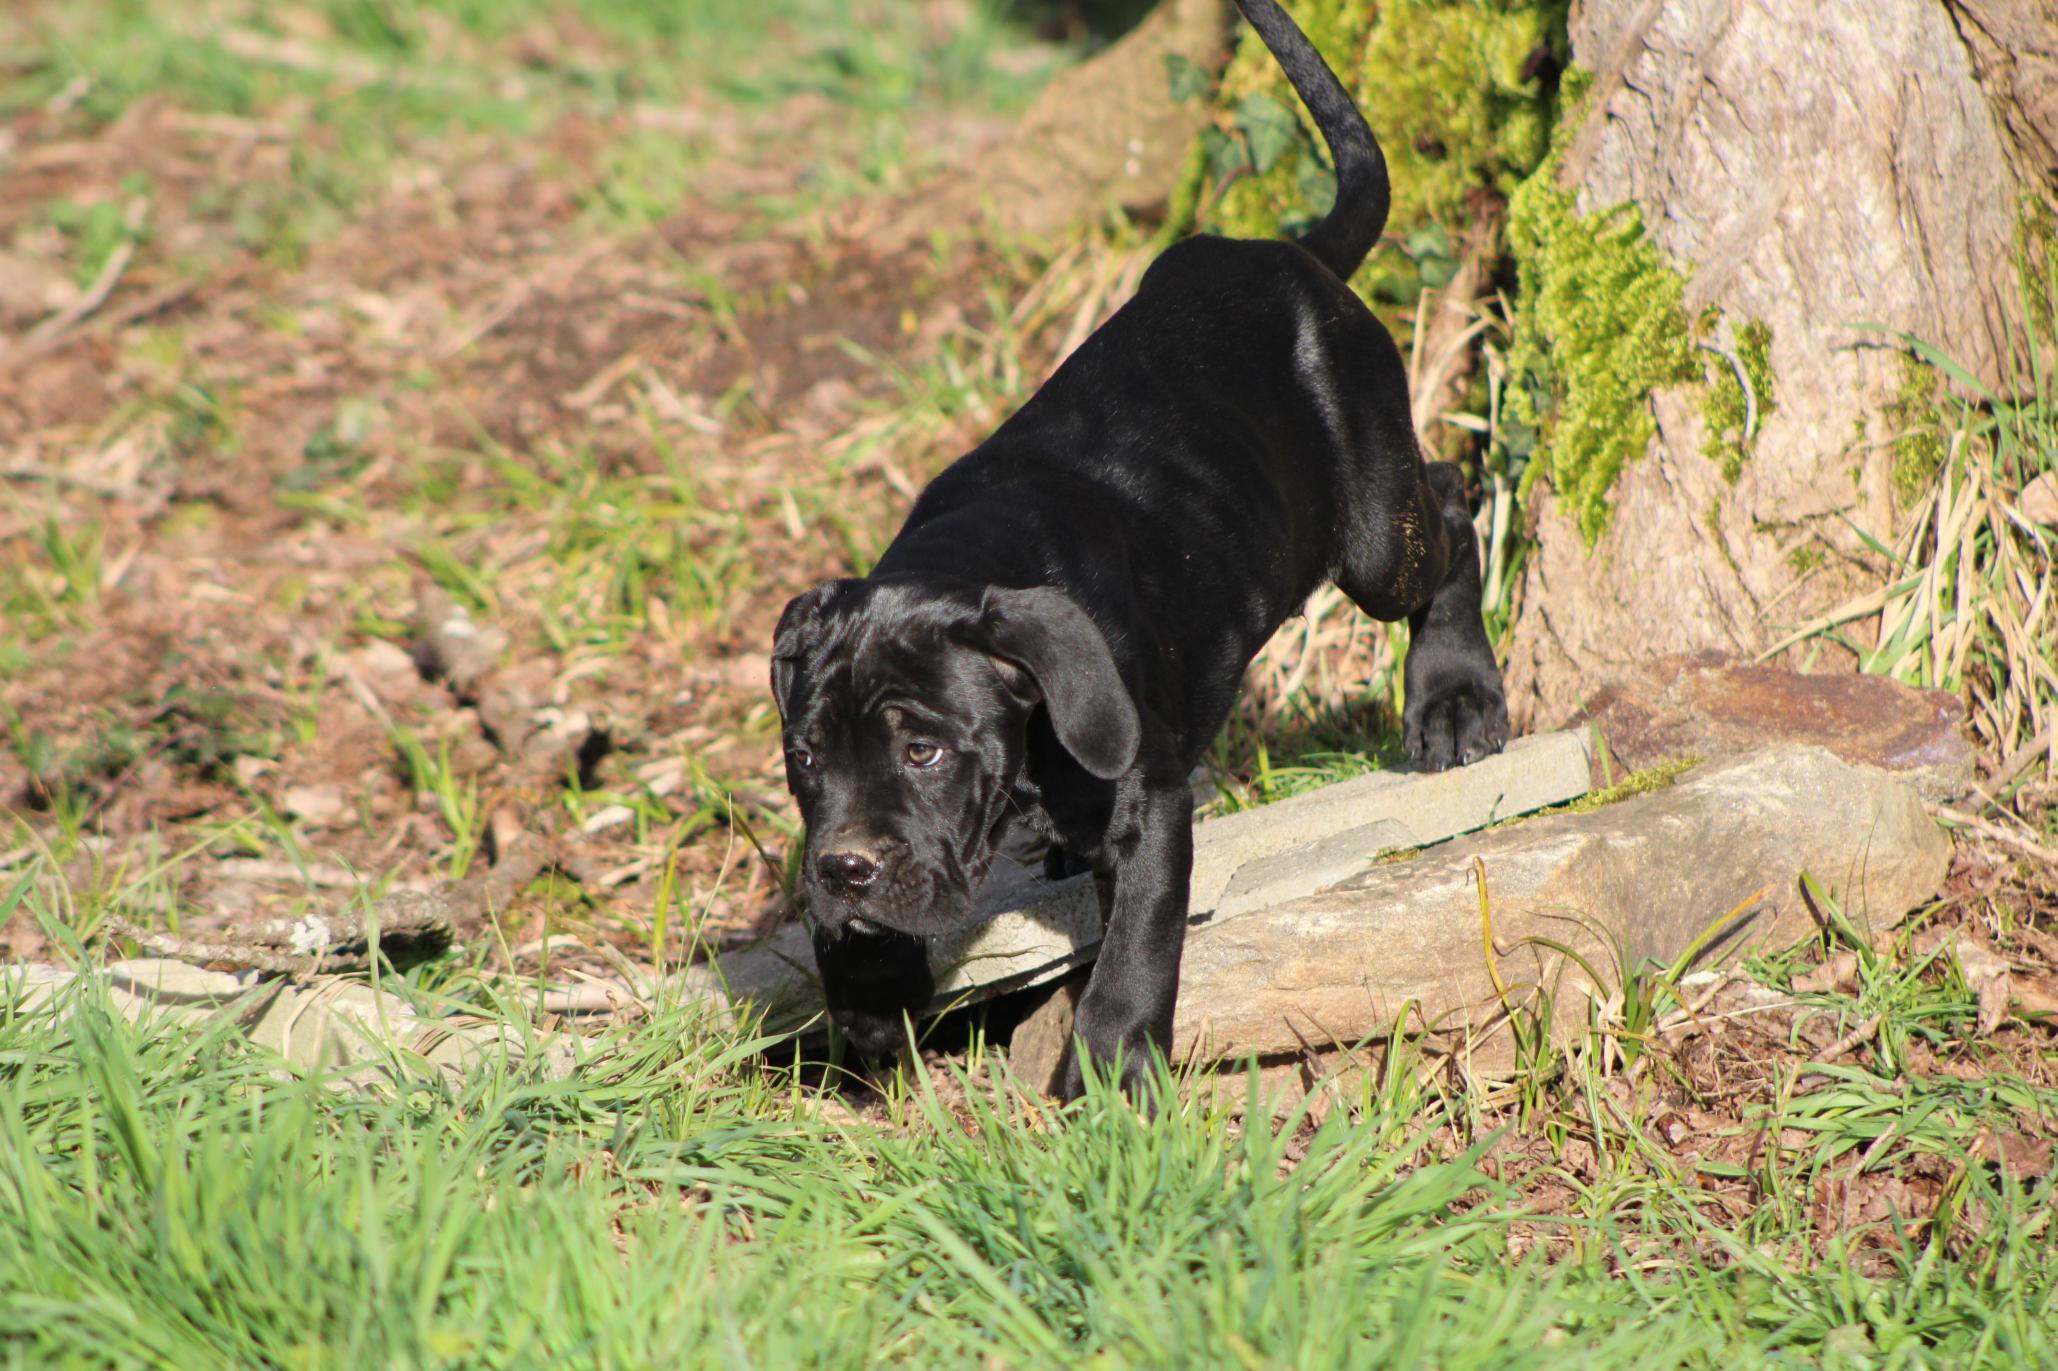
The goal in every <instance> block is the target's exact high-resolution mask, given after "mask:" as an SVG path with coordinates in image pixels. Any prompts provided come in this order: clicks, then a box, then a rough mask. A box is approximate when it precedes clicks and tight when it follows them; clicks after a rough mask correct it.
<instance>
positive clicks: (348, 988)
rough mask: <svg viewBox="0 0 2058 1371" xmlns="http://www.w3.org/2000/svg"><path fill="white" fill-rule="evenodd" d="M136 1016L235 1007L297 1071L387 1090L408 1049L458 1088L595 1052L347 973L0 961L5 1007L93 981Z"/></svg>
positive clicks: (563, 1071)
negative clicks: (508, 1069) (297, 975)
mask: <svg viewBox="0 0 2058 1371" xmlns="http://www.w3.org/2000/svg"><path fill="white" fill-rule="evenodd" d="M82 974H83V976H84V977H85V978H87V979H89V980H91V981H92V982H94V984H93V985H92V986H91V987H90V988H91V989H92V990H94V991H97V992H99V993H103V994H105V996H106V997H107V1002H108V1003H109V1004H110V1005H111V1006H112V1007H113V1009H114V1010H115V1011H116V1012H117V1013H119V1014H121V1015H122V1016H123V1017H124V1018H127V1019H129V1020H130V1021H132V1022H136V1021H142V1020H152V1021H155V1020H159V1019H172V1020H175V1021H178V1022H181V1023H189V1024H199V1023H203V1022H206V1021H209V1020H218V1019H220V1018H222V1017H223V1016H224V1015H229V1014H233V1015H234V1016H235V1017H236V1020H237V1023H238V1025H239V1026H240V1028H241V1029H242V1032H243V1034H244V1036H245V1037H247V1038H249V1039H250V1041H252V1042H254V1043H256V1044H257V1045H258V1046H260V1047H266V1048H270V1049H271V1050H272V1051H274V1052H276V1053H278V1054H279V1056H280V1057H282V1058H283V1059H284V1060H285V1061H286V1063H287V1065H289V1066H291V1067H292V1068H294V1069H295V1070H296V1071H303V1072H322V1073H326V1079H328V1080H330V1081H331V1082H333V1083H335V1084H337V1085H339V1086H354V1087H359V1088H374V1089H376V1088H377V1087H378V1086H380V1085H381V1084H383V1083H385V1082H387V1081H389V1080H390V1079H391V1077H390V1073H389V1072H388V1071H387V1069H386V1063H387V1062H388V1061H389V1060H390V1059H391V1058H392V1057H393V1056H394V1055H395V1054H402V1055H405V1056H408V1057H412V1058H414V1059H415V1060H416V1061H417V1062H422V1063H426V1064H427V1065H429V1066H431V1067H433V1068H435V1069H436V1070H437V1071H438V1072H439V1073H440V1074H441V1075H442V1076H443V1077H444V1079H446V1080H449V1081H451V1082H452V1083H456V1082H458V1081H460V1080H462V1079H464V1077H465V1076H466V1075H467V1074H468V1073H469V1072H470V1071H471V1070H473V1069H474V1068H475V1067H477V1066H479V1065H481V1064H482V1063H485V1062H489V1061H490V1062H502V1061H523V1062H526V1063H527V1065H528V1066H529V1067H530V1068H531V1069H534V1070H537V1071H539V1072H540V1074H542V1075H544V1076H546V1077H549V1078H551V1079H557V1078H561V1077H563V1076H566V1075H569V1074H570V1073H571V1071H572V1069H573V1068H574V1067H575V1066H577V1065H578V1063H579V1062H581V1061H582V1060H585V1059H586V1058H587V1057H588V1056H590V1055H591V1054H592V1053H593V1051H594V1050H595V1048H594V1047H593V1045H592V1044H591V1043H590V1042H589V1041H587V1040H586V1039H584V1038H581V1037H578V1036H577V1035H574V1034H570V1033H554V1034H549V1035H537V1036H525V1035H524V1034H523V1033H522V1032H521V1031H520V1030H519V1029H517V1028H516V1027H515V1026H514V1025H512V1024H509V1023H505V1022H503V1021H501V1020H498V1019H489V1018H482V1017H480V1016H478V1015H471V1014H457V1015H447V1016H436V1015H425V1014H420V1013H417V1012H416V1010H415V1007H414V1006H413V1005H412V1004H410V1003H408V1002H407V1001H406V1000H405V999H402V998H401V997H400V996H398V995H394V994H391V993H390V992H387V991H384V990H378V989H375V988H374V987H372V986H370V985H367V984H365V983H364V982H363V981H359V980H355V979H350V978H346V977H342V976H316V977H312V978H309V979H308V980H307V981H302V982H296V981H289V980H285V979H281V978H279V977H267V976H265V975H264V974H263V973H260V972H256V971H237V972H228V971H208V970H205V969H203V968H201V967H197V966H193V965H191V964H190V963H187V962H181V961H173V960H169V959H165V958H158V957H138V958H132V959H130V960H128V961H120V962H112V963H109V964H108V965H107V966H105V967H102V968H100V969H98V970H95V971H89V972H85V973H78V972H74V971H69V970H66V969H64V968H61V967H54V966H45V965H39V964H35V963H29V964H25V965H18V966H5V967H0V1003H6V1004H9V1005H11V1006H13V1008H14V1009H15V1010H16V1011H17V1012H23V1013H37V1012H44V1013H48V1012H52V1011H59V1012H61V1011H62V1010H63V1009H64V1008H65V1007H66V1005H67V1004H68V1003H69V1001H70V998H71V997H73V996H75V995H77V994H79V993H81V991H83V990H85V989H87V988H88V987H85V986H81V985H78V984H76V983H77V982H78V981H79V980H80V979H81V975H82Z"/></svg>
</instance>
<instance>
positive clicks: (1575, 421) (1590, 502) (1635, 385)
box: [1508, 152, 1699, 546]
mask: <svg viewBox="0 0 2058 1371" xmlns="http://www.w3.org/2000/svg"><path fill="white" fill-rule="evenodd" d="M1557 162H1558V157H1557V153H1556V152H1553V153H1552V155H1551V156H1550V157H1548V158H1546V159H1545V161H1544V163H1543V165H1542V166H1541V167H1539V168H1538V169H1537V170H1536V172H1535V174H1534V175H1532V176H1531V177H1530V178H1529V179H1528V180H1527V181H1525V182H1523V183H1522V185H1521V186H1520V187H1519V188H1517V190H1516V191H1515V195H1514V198H1513V199H1512V200H1511V201H1510V203H1509V207H1508V242H1509V246H1510V247H1511V248H1512V250H1513V251H1514V254H1515V262H1516V271H1517V302H1518V303H1517V308H1516V314H1515V342H1514V346H1513V348H1512V349H1511V350H1510V354H1509V358H1508V362H1509V370H1510V371H1511V372H1513V373H1514V375H1515V376H1516V377H1517V378H1519V381H1520V383H1518V384H1517V385H1516V386H1514V387H1513V388H1512V391H1511V393H1510V395H1509V397H1508V404H1509V409H1510V411H1511V416H1510V417H1511V418H1513V419H1514V420H1515V421H1516V422H1517V423H1518V424H1523V425H1527V426H1529V427H1532V428H1534V429H1535V431H1536V432H1537V434H1538V441H1537V447H1536V451H1535V454H1534V456H1533V458H1532V459H1531V461H1530V463H1529V466H1528V468H1527V469H1526V470H1525V471H1524V473H1523V481H1522V490H1521V494H1522V496H1523V498H1524V499H1525V500H1526V499H1527V497H1528V495H1529V491H1530V489H1531V488H1532V487H1533V486H1534V485H1535V483H1536V481H1537V478H1538V477H1540V476H1546V477H1548V478H1549V479H1550V482H1551V484H1552V486H1554V487H1555V488H1556V489H1557V491H1558V494H1559V497H1560V498H1561V499H1562V500H1564V501H1565V503H1566V506H1567V507H1568V509H1569V510H1570V511H1571V513H1572V516H1573V518H1574V519H1575V520H1576V521H1577V523H1578V524H1579V530H1580V532H1581V534H1583V535H1584V536H1585V538H1586V540H1587V543H1588V545H1589V546H1591V545H1592V543H1593V542H1594V541H1595V540H1596V539H1597V538H1599V537H1600V535H1601V530H1602V529H1603V528H1605V527H1606V526H1607V522H1608V510H1609V504H1608V491H1609V489H1610V488H1611V487H1612V486H1613V485H1614V482H1615V477H1616V474H1617V473H1618V472H1620V471H1621V470H1622V467H1623V465H1624V464H1625V463H1627V462H1629V461H1630V460H1631V459H1632V458H1635V457H1640V456H1642V455H1643V451H1644V448H1645V447H1646V446H1647V445H1648V444H1649V443H1650V440H1651V435H1652V434H1653V433H1654V432H1655V431H1656V426H1657V425H1656V420H1654V419H1653V418H1652V417H1651V406H1650V398H1651V392H1653V391H1654V390H1656V389H1657V388H1658V387H1659V386H1661V385H1677V384H1682V383H1685V382H1689V381H1693V380H1695V379H1697V377H1698V375H1699V370H1698V367H1697V366H1696V363H1695V361H1694V351H1693V341H1692V336H1691V332H1690V330H1689V328H1688V323H1687V317H1686V309H1685V306H1684V304H1683V299H1684V294H1685V290H1686V280H1685V278H1684V277H1682V276H1681V275H1680V274H1679V273H1678V272H1676V271H1674V270H1673V269H1672V268H1671V267H1670V266H1669V265H1668V264H1667V263H1666V262H1665V260H1664V259H1663V258H1662V257H1661V256H1660V255H1659V253H1658V250H1657V248H1656V247H1654V246H1653V245H1652V244H1651V242H1650V240H1649V239H1648V238H1647V237H1646V236H1645V235H1644V226H1643V216H1642V215H1641V214H1640V213H1639V212H1638V211H1637V209H1636V207H1635V206H1634V205H1620V206H1617V207H1616V208H1614V209H1611V210H1606V211H1603V212H1601V213H1598V214H1588V215H1581V214H1579V213H1578V212H1577V211H1576V210H1575V209H1574V207H1573V201H1572V196H1571V194H1570V193H1569V192H1567V191H1564V190H1561V189H1560V188H1559V186H1558V181H1557V169H1558V168H1557Z"/></svg>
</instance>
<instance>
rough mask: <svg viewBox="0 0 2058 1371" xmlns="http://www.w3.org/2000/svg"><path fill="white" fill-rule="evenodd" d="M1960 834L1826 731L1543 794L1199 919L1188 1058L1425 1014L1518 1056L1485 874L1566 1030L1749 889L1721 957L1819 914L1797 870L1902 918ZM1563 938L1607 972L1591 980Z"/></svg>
mask: <svg viewBox="0 0 2058 1371" xmlns="http://www.w3.org/2000/svg"><path fill="white" fill-rule="evenodd" d="M1950 851H1951V848H1950V840H1949V838H1948V837H1947V836H1946V835H1945V834H1944V832H1943V830H1942V829H1940V828H1939V827H1938V826H1937V825H1936V823H1935V822H1934V821H1932V820H1931V819H1930V817H1929V816H1928V814H1927V813H1926V812H1925V810H1924V808H1923V804H1922V801H1921V799H1920V797H1919V796H1918V795H1917V794H1916V792H1915V790H1914V788H1913V787H1912V786H1910V785H1908V784H1906V783H1905V782H1904V781H1903V780H1901V779H1899V778H1897V777H1896V776H1894V775H1892V774H1890V773H1888V772H1885V771H1882V770H1880V769H1878V768H1874V767H1865V766H1857V765H1853V764H1851V763H1849V762H1846V761H1844V760H1842V759H1840V758H1838V757H1836V756H1835V755H1833V754H1832V753H1830V752H1829V751H1828V750H1826V749H1824V748H1819V747H1793V746H1782V747H1774V748H1766V749H1761V750H1759V751H1757V752H1753V753H1750V754H1748V755H1746V756H1744V757H1741V758H1737V759H1734V760H1731V761H1729V762H1726V763H1715V764H1710V765H1708V766H1706V767H1703V768H1697V769H1696V770H1694V771H1692V772H1689V773H1688V774H1687V775H1686V776H1685V777H1683V778H1682V779H1681V780H1679V781H1678V782H1677V783H1676V784H1674V785H1673V786H1671V787H1670V788H1668V789H1665V790H1661V791H1655V792H1652V793H1650V794H1646V795H1641V796H1637V797H1634V798H1631V799H1626V800H1622V801H1620V802H1618V803H1615V804H1612V805H1607V806H1604V807H1602V808H1599V809H1595V810H1591V811H1589V812H1586V813H1579V814H1574V813H1565V814H1554V815H1546V816H1544V817H1541V818H1538V819H1536V820H1533V821H1531V822H1528V823H1523V824H1517V825H1513V826H1510V827H1507V828H1503V829H1498V830H1496V831H1494V832H1491V833H1485V834H1480V835H1477V836H1474V837H1470V838H1464V839H1461V840H1459V841H1457V842H1454V843H1451V844H1449V845H1447V846H1444V847H1441V848H1437V849H1435V850H1433V851H1429V852H1424V853H1421V854H1419V855H1417V856H1415V857H1413V858H1411V859H1407V860H1401V861H1394V862H1389V863H1385V864H1382V865H1380V866H1378V867H1376V868H1374V869H1373V870H1371V871H1369V872H1366V873H1365V874H1363V875H1360V876H1357V877H1355V878H1353V879H1351V880H1348V881H1345V882H1343V883H1341V884H1339V885H1337V886H1335V887H1333V888H1331V889H1329V890H1327V891H1324V892H1322V893H1319V894H1314V895H1309V896H1307V897H1304V898H1301V899H1296V900H1288V901H1285V902H1282V903H1280V904H1277V905H1274V906H1272V907H1271V908H1268V909H1266V910H1264V911H1262V912H1256V913H1251V914H1247V915H1245V916H1243V917H1241V918H1236V919H1229V920H1225V921H1223V922H1221V923H1219V924H1212V925H1204V926H1201V927H1197V928H1195V929H1194V930H1193V932H1192V933H1191V935H1189V937H1188V938H1187V941H1186V956H1185V961H1184V963H1183V964H1182V966H1181V976H1180V990H1179V1008H1178V1016H1177V1020H1176V1022H1175V1025H1174V1029H1173V1036H1174V1042H1175V1048H1176V1050H1177V1052H1178V1053H1179V1054H1180V1055H1181V1056H1182V1057H1187V1056H1191V1057H1198V1058H1202V1059H1210V1060H1212V1059H1216V1058H1223V1057H1244V1056H1250V1055H1257V1056H1269V1055H1272V1054H1277V1053H1287V1052H1294V1051H1297V1050H1299V1049H1300V1047H1301V1044H1302V1042H1303V1041H1304V1040H1305V1041H1306V1042H1309V1043H1315V1044H1318V1045H1327V1044H1332V1043H1334V1044H1339V1045H1349V1044H1353V1043H1356V1042H1360V1041H1363V1040H1366V1039H1369V1038H1383V1037H1386V1036H1389V1035H1390V1034H1392V1033H1393V1032H1394V1031H1395V1029H1396V1026H1397V1025H1403V1024H1404V1025H1405V1031H1409V1032H1419V1031H1423V1030H1428V1031H1430V1033H1431V1036H1432V1039H1434V1040H1440V1041H1441V1042H1442V1044H1443V1045H1444V1046H1447V1047H1449V1048H1450V1049H1452V1050H1454V1051H1470V1052H1471V1053H1473V1054H1474V1056H1475V1059H1476V1060H1478V1061H1479V1062H1480V1063H1482V1064H1488V1065H1500V1064H1505V1062H1506V1061H1507V1060H1508V1053H1509V1035H1508V1033H1507V1032H1506V1031H1505V1029H1504V1028H1501V1027H1498V1025H1497V1021H1498V1020H1499V1019H1500V1017H1501V1014H1502V1003H1501V1000H1500V997H1499V995H1498V993H1497V992H1496V990H1495V988H1494V984H1493V979H1492V977H1491V975H1490V974H1489V971H1488V967H1487V961H1486V955H1485V952H1484V950H1483V946H1482V941H1481V939H1482V928H1481V921H1480V913H1479V889H1478V886H1477V884H1476V880H1475V874H1474V873H1475V869H1476V868H1475V863H1477V864H1479V865H1482V866H1483V867H1484V870H1485V873H1486V882H1487V894H1488V901H1489V909H1490V911H1491V916H1492V924H1493V937H1494V941H1495V946H1496V954H1495V955H1496V961H1497V969H1498V971H1499V974H1500V977H1501V980H1502V982H1503V983H1504V984H1505V985H1507V986H1508V987H1509V988H1510V991H1511V994H1512V995H1513V997H1514V998H1516V999H1517V1000H1526V999H1527V998H1528V997H1530V996H1532V995H1533V994H1534V993H1535V989H1536V987H1539V986H1543V987H1550V988H1551V989H1552V990H1553V991H1554V993H1555V996H1556V998H1555V1002H1554V1003H1555V1013H1556V1020H1557V1028H1558V1032H1559V1034H1560V1035H1561V1036H1560V1037H1559V1038H1558V1041H1564V1037H1563V1036H1562V1035H1564V1034H1568V1033H1569V1034H1575V1035H1576V1034H1577V1033H1579V1032H1581V1031H1583V1028H1584V1025H1585V1022H1586V1013H1587V1009H1586V1004H1587V1000H1588V998H1589V997H1591V996H1600V997H1605V996H1606V995H1608V994H1609V993H1610V992H1612V991H1613V990H1615V989H1616V988H1617V987H1618V986H1619V977H1620V969H1619V967H1618V966H1617V955H1618V952H1617V949H1618V948H1619V949H1620V951H1621V953H1622V954H1624V955H1626V957H1627V959H1628V960H1629V962H1630V963H1631V964H1632V965H1638V964H1641V962H1642V961H1643V960H1644V959H1646V958H1649V959H1652V960H1654V961H1657V962H1660V963H1670V962H1672V961H1673V960H1675V959H1677V958H1678V957H1679V956H1680V955H1681V954H1682V953H1683V952H1684V951H1685V950H1686V949H1687V948H1688V947H1689V946H1691V945H1692V943H1693V942H1694V940H1695V939H1696V938H1697V937H1698V936H1699V935H1700V934H1701V932H1702V931H1703V930H1704V929H1706V928H1708V927H1709V926H1710V925H1711V924H1713V923H1714V922H1715V921H1716V920H1718V919H1720V918H1721V917H1722V916H1723V915H1724V914H1725V913H1727V912H1728V911H1729V910H1731V909H1732V908H1734V907H1735V906H1737V905H1739V904H1742V903H1744V902H1745V901H1747V900H1751V899H1752V898H1753V896H1754V895H1756V893H1757V892H1759V891H1761V890H1762V891H1763V892H1764V893H1763V895H1762V897H1759V898H1757V899H1756V900H1755V902H1754V903H1752V905H1751V907H1750V913H1749V914H1748V915H1747V916H1746V917H1744V918H1743V919H1742V920H1740V921H1739V922H1738V923H1737V924H1736V925H1733V926H1732V927H1731V928H1730V930H1729V931H1728V932H1727V933H1726V934H1725V935H1724V937H1723V938H1722V939H1721V941H1720V943H1719V946H1717V947H1716V948H1715V949H1714V952H1713V953H1712V954H1711V955H1710V957H1709V958H1708V961H1709V962H1710V963H1712V962H1713V961H1715V960H1718V959H1720V958H1723V957H1729V956H1734V955H1736V954H1737V953H1739V952H1740V951H1741V950H1743V949H1744V948H1747V947H1759V946H1780V945H1784V944H1788V943H1791V942H1794V941H1796V940H1798V939H1799V938H1801V937H1802V936H1804V935H1805V934H1806V933H1807V932H1808V931H1809V930H1810V929H1811V928H1812V927H1813V926H1814V923H1813V918H1812V916H1811V915H1810V913H1809V912H1808V907H1807V904H1806V902H1805V900H1804V897H1803V890H1802V885H1801V880H1800V878H1801V876H1802V874H1803V873H1806V874H1808V875H1810V876H1812V877H1813V878H1814V879H1815V880H1816V881H1817V882H1818V883H1819V884H1820V885H1821V886H1822V887H1824V888H1825V889H1826V890H1828V891H1829V892H1831V894H1832V895H1833V897H1834V898H1835V899H1836V900H1837V901H1838V902H1839V903H1840V905H1841V907H1842V909H1843V911H1844V913H1845V915H1846V916H1847V917H1849V918H1850V919H1852V920H1853V921H1854V922H1855V923H1856V924H1857V925H1858V926H1859V927H1860V928H1864V927H1866V926H1868V925H1869V926H1870V927H1873V928H1882V927H1887V926H1891V925H1892V924H1894V923H1897V922H1898V921H1899V920H1900V919H1901V918H1902V917H1903V916H1904V915H1905V914H1906V913H1907V912H1908V911H1909V910H1910V909H1912V908H1914V907H1916V906H1917V905H1920V904H1921V903H1923V902H1924V901H1926V900H1928V899H1929V898H1931V897H1932V896H1933V895H1934V894H1935V893H1936V891H1937V890H1938V889H1939V888H1940V887H1941V886H1942V884H1943V879H1944V873H1945V870H1946V868H1947V867H1948V865H1949V862H1950ZM1545 939H1549V940H1551V941H1552V942H1556V943H1559V944H1562V945H1563V946H1565V947H1567V948H1570V949H1572V950H1573V951H1575V952H1577V953H1578V954H1579V955H1580V956H1581V957H1583V958H1584V959H1585V960H1586V961H1587V963H1589V964H1590V965H1591V966H1592V967H1594V968H1595V969H1596V971H1597V972H1599V973H1600V975H1601V977H1602V979H1603V980H1611V979H1612V980H1613V981H1614V983H1613V984H1605V985H1599V986H1596V985H1593V984H1591V983H1589V980H1588V977H1587V974H1586V972H1585V971H1584V970H1583V969H1582V968H1581V967H1580V966H1579V965H1578V963H1577V962H1576V961H1575V960H1573V959H1572V958H1570V957H1568V956H1566V955H1565V954H1564V953H1562V952H1560V951H1557V950H1555V949H1553V948H1550V947H1549V946H1547V945H1546V944H1545V943H1544V941H1543V940H1545Z"/></svg>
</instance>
